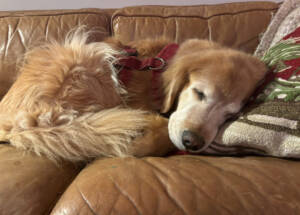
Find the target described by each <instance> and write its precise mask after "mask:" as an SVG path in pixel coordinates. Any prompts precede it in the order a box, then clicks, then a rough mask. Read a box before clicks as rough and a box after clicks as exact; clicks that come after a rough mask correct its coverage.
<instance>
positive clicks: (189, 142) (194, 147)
mask: <svg viewBox="0 0 300 215" xmlns="http://www.w3.org/2000/svg"><path fill="white" fill-rule="evenodd" d="M182 144H183V145H184V146H185V148H186V150H187V151H191V152H193V151H198V150H199V149H201V148H203V147H204V145H205V141H204V139H203V137H201V136H200V135H198V134H196V133H195V132H192V131H188V130H185V131H183V133H182Z"/></svg>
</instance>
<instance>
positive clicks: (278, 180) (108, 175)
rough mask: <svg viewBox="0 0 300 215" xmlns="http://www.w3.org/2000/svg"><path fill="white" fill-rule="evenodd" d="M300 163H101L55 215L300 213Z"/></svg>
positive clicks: (192, 159) (196, 159) (191, 159)
mask: <svg viewBox="0 0 300 215" xmlns="http://www.w3.org/2000/svg"><path fill="white" fill-rule="evenodd" d="M299 168H300V163H299V162H293V161H288V160H280V159H275V158H263V157H246V158H230V157H224V158H222V157H204V156H174V157H170V158H145V159H135V158H127V159H122V158H120V159H103V160H99V161H97V162H94V163H93V164H92V165H90V166H89V167H87V168H85V169H84V170H83V171H82V172H81V173H80V174H79V175H78V176H77V178H76V180H75V181H73V183H72V184H71V185H70V187H69V188H68V189H67V191H66V192H65V193H64V195H63V196H62V198H61V199H60V201H59V202H58V204H57V205H56V207H55V209H54V211H53V212H52V213H51V215H67V214H77V215H85V214H94V215H95V214H99V215H100V214H101V215H114V214H131V215H134V214H143V215H147V214H149V215H153V214H189V215H193V214H195V215H199V214H255V215H259V214H261V215H268V214H270V215H273V214H298V213H299V211H300V201H299V200H300V192H299V187H300V181H299V177H300V171H299Z"/></svg>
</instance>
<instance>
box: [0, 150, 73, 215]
mask: <svg viewBox="0 0 300 215" xmlns="http://www.w3.org/2000/svg"><path fill="white" fill-rule="evenodd" d="M78 171H79V168H78V167H75V166H71V165H61V166H60V167H58V166H56V165H54V164H53V163H52V162H50V161H49V160H46V159H44V158H41V157H37V156H33V155H30V154H25V153H24V152H20V151H17V150H15V149H14V148H12V147H9V146H0V172H1V173H0V214H1V215H42V214H48V213H49V210H50V209H51V208H52V207H53V206H54V204H55V202H56V200H57V198H59V196H60V195H61V194H62V193H63V191H64V190H65V188H66V187H67V186H68V185H69V183H70V182H71V180H72V179H73V178H74V177H75V175H76V174H77V173H78Z"/></svg>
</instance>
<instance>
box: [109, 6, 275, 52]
mask: <svg viewBox="0 0 300 215" xmlns="http://www.w3.org/2000/svg"><path fill="white" fill-rule="evenodd" d="M277 8H278V5H277V4H276V3H272V2H261V3H257V2H248V3H231V4H220V5H207V6H176V7H170V6H146V7H129V8H124V9H121V10H118V11H116V13H115V14H114V15H113V17H112V29H113V33H114V35H115V36H116V37H118V38H119V39H120V40H121V41H123V42H128V41H130V40H136V39H144V38H148V37H161V36H163V37H167V38H171V39H173V40H175V41H176V42H182V41H184V40H186V39H188V38H205V39H210V40H214V41H217V42H220V43H222V44H224V45H227V46H231V47H235V48H238V49H241V50H244V51H247V52H251V53H252V52H253V51H254V50H255V48H256V46H257V45H258V39H259V35H260V34H261V33H262V32H264V31H265V29H266V28H267V26H268V24H269V22H270V19H271V15H272V13H273V12H275V11H276V10H277Z"/></svg>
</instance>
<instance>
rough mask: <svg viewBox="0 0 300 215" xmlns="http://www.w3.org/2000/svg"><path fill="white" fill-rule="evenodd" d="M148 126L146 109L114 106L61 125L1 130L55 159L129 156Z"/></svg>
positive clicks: (4, 136)
mask: <svg viewBox="0 0 300 215" xmlns="http://www.w3.org/2000/svg"><path fill="white" fill-rule="evenodd" d="M146 125H147V117H146V113H145V112H143V111H138V110H130V109H120V108H114V109H109V110H104V111H100V112H98V113H89V114H85V115H83V116H80V117H78V118H75V119H74V120H72V121H70V122H69V123H67V124H63V125H59V126H54V127H47V128H45V127H44V128H42V127H34V128H32V129H30V128H29V129H26V130H23V131H19V132H18V131H11V132H9V133H6V134H3V133H2V135H0V136H2V137H0V139H1V140H7V141H9V142H10V144H11V145H13V146H15V147H16V148H20V149H25V150H28V151H33V152H34V153H36V154H38V155H44V156H46V157H48V158H50V159H51V160H54V161H56V162H58V161H61V160H68V161H72V162H77V161H88V160H90V159H93V158H96V157H101V156H108V157H112V156H121V157H122V156H127V155H130V150H129V149H130V143H131V142H132V141H133V139H135V138H137V137H139V136H140V135H142V132H143V129H145V126H146Z"/></svg>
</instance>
